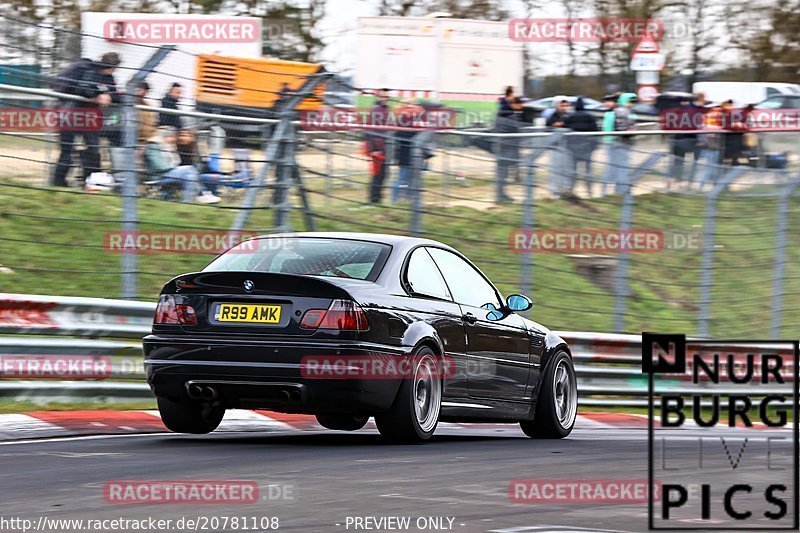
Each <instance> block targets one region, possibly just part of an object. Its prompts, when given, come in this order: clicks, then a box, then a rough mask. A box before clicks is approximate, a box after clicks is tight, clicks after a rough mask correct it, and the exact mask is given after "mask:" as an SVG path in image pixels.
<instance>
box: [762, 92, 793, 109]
mask: <svg viewBox="0 0 800 533" xmlns="http://www.w3.org/2000/svg"><path fill="white" fill-rule="evenodd" d="M755 108H756V109H800V94H781V95H778V96H771V97H770V98H767V99H766V100H762V101H761V102H759V103H757V104H756V105H755Z"/></svg>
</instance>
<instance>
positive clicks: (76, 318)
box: [0, 293, 791, 407]
mask: <svg viewBox="0 0 800 533" xmlns="http://www.w3.org/2000/svg"><path fill="white" fill-rule="evenodd" d="M154 311H155V304H154V303H147V302H132V301H126V300H110V299H103V298H69V297H53V296H37V295H20V294H4V293H0V377H2V370H3V368H4V367H3V366H2V361H3V360H4V359H18V358H41V359H42V360H43V361H44V360H46V359H47V358H48V357H52V356H62V357H65V358H67V359H68V358H70V357H80V358H81V359H82V360H83V361H87V360H88V361H93V360H96V361H99V362H101V363H103V365H102V366H103V367H105V366H108V367H109V368H107V369H106V372H105V374H104V376H103V379H81V380H75V381H54V380H47V379H41V380H39V379H36V380H31V379H26V380H19V379H8V378H6V379H0V398H6V399H10V400H14V401H28V402H34V403H44V402H60V401H70V400H71V401H75V400H81V401H91V402H98V403H102V402H118V401H135V400H142V399H147V398H151V397H152V396H151V393H150V390H149V388H148V387H147V385H146V384H145V383H144V382H143V378H144V371H143V366H142V346H141V343H140V342H138V340H139V339H140V338H141V337H143V336H144V335H147V334H148V333H149V332H150V324H151V321H152V316H153V312H154ZM556 333H557V334H558V335H560V336H562V337H563V338H564V339H565V340H566V341H567V342H568V343H569V344H570V348H571V350H572V355H573V358H574V360H575V369H576V372H577V375H578V380H579V383H578V385H579V389H578V390H579V392H580V397H581V399H580V403H581V404H582V405H585V406H602V407H623V406H627V407H646V406H647V377H646V376H645V375H644V374H642V371H641V353H642V352H641V337H640V336H639V335H621V334H609V333H586V332H574V331H561V332H556ZM20 335H21V336H20ZM133 339H136V341H134V340H133ZM720 348H723V349H724V350H725V351H726V353H734V354H738V355H737V357H738V356H739V355H741V356H743V355H744V354H745V353H746V352H747V351H748V350H749V351H752V347H751V346H744V345H726V346H720ZM762 348H769V347H768V346H764V347H762ZM675 383H676V384H677V383H680V381H679V380H678V381H675ZM696 387H698V386H696ZM700 387H701V388H702V386H700ZM785 388H786V390H785V391H783V390H782V389H780V388H778V389H776V388H770V389H769V392H771V393H784V394H791V391H790V390H789V389H790V387H789V386H786V387H785Z"/></svg>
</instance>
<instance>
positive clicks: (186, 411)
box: [157, 396, 225, 434]
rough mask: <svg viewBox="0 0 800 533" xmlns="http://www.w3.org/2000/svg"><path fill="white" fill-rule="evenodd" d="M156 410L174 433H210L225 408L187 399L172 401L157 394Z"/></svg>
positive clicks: (217, 423) (215, 426)
mask: <svg viewBox="0 0 800 533" xmlns="http://www.w3.org/2000/svg"><path fill="white" fill-rule="evenodd" d="M157 400H158V412H159V413H161V420H162V421H163V422H164V425H165V426H167V429H169V430H170V431H174V432H175V433H194V434H203V433H211V432H212V431H214V430H215V429H217V426H219V423H220V422H222V417H223V416H225V408H224V407H219V406H210V405H207V404H203V403H200V402H193V401H191V400H189V399H188V398H187V399H183V398H182V399H181V400H179V401H177V402H176V401H173V400H171V399H169V398H164V397H163V396H159V397H158V398H157Z"/></svg>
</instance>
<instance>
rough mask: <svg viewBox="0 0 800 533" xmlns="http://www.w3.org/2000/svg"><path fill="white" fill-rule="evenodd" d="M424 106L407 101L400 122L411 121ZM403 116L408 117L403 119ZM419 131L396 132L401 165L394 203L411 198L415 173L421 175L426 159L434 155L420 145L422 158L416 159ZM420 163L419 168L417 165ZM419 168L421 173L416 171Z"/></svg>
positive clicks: (401, 112) (399, 116)
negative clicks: (416, 143)
mask: <svg viewBox="0 0 800 533" xmlns="http://www.w3.org/2000/svg"><path fill="white" fill-rule="evenodd" d="M424 111H425V110H424V108H422V107H421V106H418V105H416V104H411V103H406V104H405V105H404V106H403V107H402V108H401V109H400V111H399V112H398V123H403V124H406V123H410V122H411V121H412V117H414V116H415V115H418V114H421V113H424ZM403 116H406V117H408V118H407V119H403ZM418 133H419V132H418V131H415V130H414V129H403V130H400V131H398V132H397V133H396V134H395V139H396V141H395V146H396V149H395V153H396V159H397V166H398V167H399V170H398V175H397V179H396V180H395V182H394V184H393V185H392V203H395V202H397V201H398V200H401V199H407V200H411V199H412V198H413V196H412V192H411V191H412V190H413V189H415V187H416V185H417V184H415V183H414V178H415V175H416V176H417V177H419V174H421V172H422V170H423V167H424V166H426V163H425V160H427V159H428V158H430V157H432V156H433V154H432V153H431V152H430V151H429V150H428V149H427V148H426V147H420V149H421V153H420V154H419V156H420V159H419V160H416V157H415V156H416V155H417V154H415V150H414V148H415V143H414V140H415V138H416V136H417V134H418ZM417 165H419V168H415V166H417ZM416 170H419V174H417V173H416V172H415V171H416Z"/></svg>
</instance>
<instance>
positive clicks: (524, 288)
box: [519, 143, 542, 316]
mask: <svg viewBox="0 0 800 533" xmlns="http://www.w3.org/2000/svg"><path fill="white" fill-rule="evenodd" d="M529 144H533V143H529ZM541 153H542V152H539V154H541ZM536 155H537V154H536V151H535V150H531V153H530V155H529V156H528V157H527V161H526V162H527V164H526V165H525V166H526V167H527V169H526V172H525V176H524V178H523V185H524V187H525V199H524V201H523V204H522V228H521V229H522V231H523V232H525V234H526V235H527V233H528V232H529V231H533V228H534V226H535V224H536V213H535V209H534V203H533V202H534V189H533V180H534V172H535V170H534V161H535V160H536ZM519 278H520V279H519V290H520V292H521V293H522V294H525V295H528V296H531V290H532V286H533V252H532V251H530V250H522V251H521V252H520V265H519ZM531 297H532V296H531ZM529 312H530V311H525V312H524V314H525V315H526V316H527V315H528V314H529Z"/></svg>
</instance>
